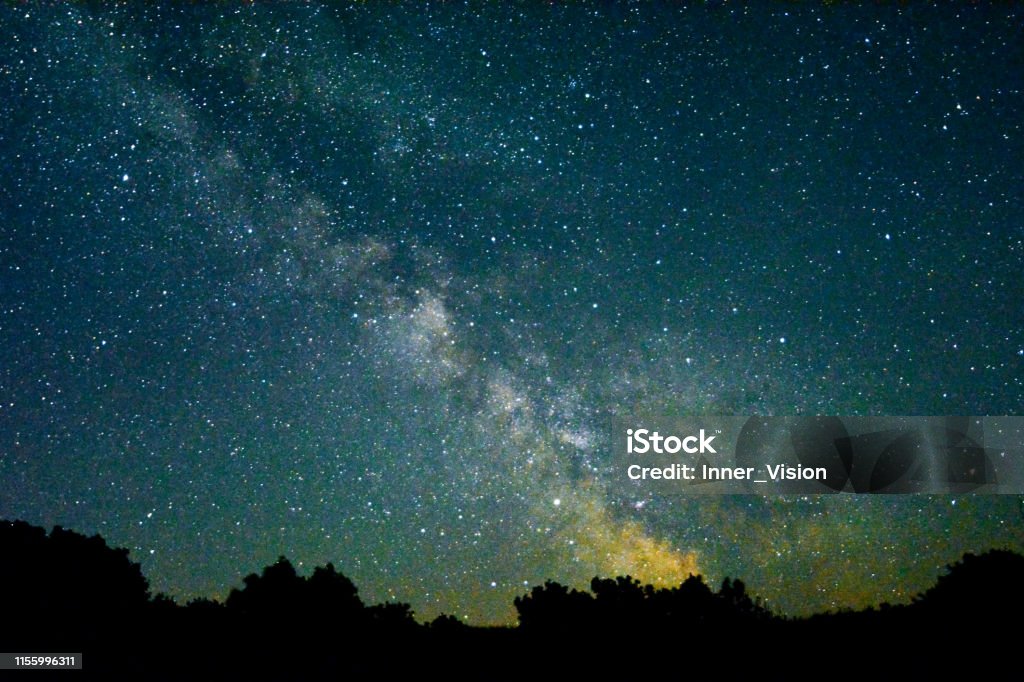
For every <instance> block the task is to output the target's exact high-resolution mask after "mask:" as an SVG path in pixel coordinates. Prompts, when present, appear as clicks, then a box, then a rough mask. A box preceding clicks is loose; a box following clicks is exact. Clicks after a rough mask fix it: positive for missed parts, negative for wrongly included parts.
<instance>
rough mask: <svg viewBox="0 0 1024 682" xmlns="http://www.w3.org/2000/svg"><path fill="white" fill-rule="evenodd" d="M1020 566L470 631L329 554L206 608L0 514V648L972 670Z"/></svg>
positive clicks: (1007, 603) (964, 566) (545, 666)
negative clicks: (851, 590)
mask: <svg viewBox="0 0 1024 682" xmlns="http://www.w3.org/2000/svg"><path fill="white" fill-rule="evenodd" d="M1022 578H1024V557H1022V556H1020V555H1019V554H1016V553H1014V552H1010V551H1007V550H991V551H988V552H985V553H983V554H980V555H974V554H966V555H964V557H963V558H962V559H961V560H960V561H958V562H956V563H954V564H952V565H951V566H949V567H948V570H947V572H946V573H945V574H944V575H941V576H939V577H938V579H937V582H936V583H935V585H934V586H932V587H931V588H930V589H928V590H926V591H925V592H924V593H922V594H920V595H918V596H917V597H915V598H914V600H913V601H912V602H911V603H910V604H907V605H897V606H891V605H888V604H883V605H882V606H881V607H879V608H869V609H865V610H861V611H853V610H845V611H840V612H834V613H827V614H818V615H815V616H811V617H809V618H798V619H794V618H783V617H780V616H778V615H774V614H772V613H771V612H770V611H769V610H768V609H767V608H766V607H765V606H764V604H763V603H762V602H761V601H760V600H759V599H758V598H756V597H754V596H751V595H750V594H748V592H747V589H746V586H745V584H744V583H743V582H742V581H741V580H735V579H731V578H726V579H725V580H724V581H723V582H722V584H721V585H720V587H719V589H718V590H717V591H715V590H712V589H711V587H710V586H708V585H707V584H706V583H705V582H704V579H703V578H702V577H701V576H690V577H689V578H687V579H686V580H685V581H683V582H682V583H681V584H680V585H678V586H676V587H672V588H667V589H666V588H663V589H656V588H654V587H652V586H650V585H643V584H641V583H640V582H639V581H638V580H636V579H634V578H632V577H630V576H620V577H616V578H594V579H593V580H592V581H591V584H590V591H589V592H585V591H580V590H576V589H572V588H570V587H567V586H565V585H561V584H559V583H557V582H552V581H548V582H546V583H544V585H539V586H536V587H534V588H533V589H532V590H531V591H530V592H529V593H527V594H525V595H523V596H520V597H517V598H516V599H515V601H514V605H515V608H516V611H517V612H518V615H519V625H518V627H515V628H512V627H508V628H481V627H470V626H467V625H466V624H464V623H462V622H461V621H460V620H458V619H457V618H454V617H453V616H448V615H442V616H439V617H438V618H436V619H434V620H433V621H431V622H430V623H427V624H419V623H418V622H417V621H416V620H415V618H414V615H415V614H414V613H413V610H412V608H411V607H410V606H409V605H408V604H404V603H384V604H377V605H370V606H368V605H366V604H364V602H363V601H362V599H360V597H359V593H358V590H357V588H356V586H355V585H354V584H353V583H352V581H351V580H349V579H348V578H347V577H345V576H344V575H343V574H342V573H340V572H338V571H337V570H336V569H335V567H334V566H333V565H332V564H327V565H326V566H322V567H317V568H315V569H314V570H313V572H312V574H310V575H309V576H308V577H305V576H301V575H299V574H298V573H297V572H296V570H295V568H294V566H293V565H292V564H291V563H290V562H289V561H288V560H287V559H286V558H285V557H280V558H279V559H278V560H277V562H275V563H274V564H272V565H270V566H267V567H265V568H263V570H262V571H261V572H260V573H259V574H256V573H252V574H249V575H247V576H246V577H245V578H244V579H243V581H242V587H241V588H236V589H232V590H231V592H230V594H229V596H228V597H227V599H226V600H225V601H224V602H223V603H221V602H218V601H215V600H212V599H205V598H201V599H194V600H192V601H189V602H188V603H186V604H184V605H179V604H177V603H176V602H175V601H174V600H173V599H171V598H169V597H167V596H166V595H163V594H153V593H152V592H151V590H150V586H149V582H148V580H147V579H146V578H145V576H144V575H143V574H142V571H141V569H140V567H139V565H138V564H137V563H135V562H132V561H131V560H130V559H129V556H128V551H127V550H125V549H119V548H111V547H109V546H108V545H107V544H106V542H105V541H104V540H103V538H101V537H99V536H94V537H85V536H83V535H80V534H78V533H75V532H73V531H69V530H65V529H63V528H61V527H55V528H54V529H53V530H52V531H51V532H50V533H49V534H47V533H46V531H45V530H44V529H43V528H39V527H36V526H32V525H29V524H27V523H25V522H22V521H13V522H11V521H0V600H2V602H0V614H2V616H0V650H2V651H8V652H23V653H24V652H58V651H63V652H83V654H84V660H85V672H84V673H74V674H76V675H80V676H81V675H85V676H88V677H95V678H97V679H114V678H119V679H128V678H132V679H147V680H152V679H215V678H217V679H235V678H244V679H399V678H401V679H407V678H409V677H422V676H438V675H440V676H443V677H445V678H448V679H508V680H513V679H515V680H519V679H521V678H522V677H524V676H530V677H534V678H539V679H553V678H555V677H563V678H564V677H565V676H569V677H570V678H571V679H576V678H577V677H581V676H587V677H588V678H589V679H637V678H639V677H643V676H647V675H653V674H657V675H663V676H664V675H667V676H668V677H670V678H671V677H677V678H679V677H687V678H690V677H697V678H710V679H731V678H734V677H745V676H747V675H751V674H755V673H756V674H758V675H759V676H761V677H767V678H768V679H772V678H774V677H778V678H779V679H797V678H800V679H803V678H811V677H814V678H819V677H832V678H835V677H843V678H846V677H851V678H852V677H858V678H859V677H861V676H862V675H861V673H863V672H864V671H865V668H864V666H867V668H870V669H873V670H875V672H879V666H881V672H882V675H881V678H885V677H886V676H887V675H886V674H885V673H893V674H895V672H896V671H900V670H903V671H912V672H914V673H917V674H927V673H929V672H930V673H931V674H935V673H936V672H945V673H949V672H950V671H951V670H953V669H955V666H956V665H957V664H960V665H962V666H963V669H964V670H968V669H971V670H975V671H984V670H986V666H987V665H989V664H991V663H992V652H993V651H994V649H993V648H992V647H993V646H994V644H995V643H996V642H998V641H1000V639H1001V638H1002V637H1004V636H1008V635H1010V636H1014V637H1017V636H1019V635H1016V634H1015V633H1016V632H1018V629H1017V628H1018V627H1019V626H1017V625H1016V623H1017V622H1019V619H1020V614H1021V613H1022V612H1024V588H1022V584H1024V583H1022ZM947 642H948V643H949V644H950V646H951V647H952V646H953V645H956V648H948V649H947V648H945V647H944V644H945V643H947ZM972 642H975V643H978V644H977V647H978V648H974V647H975V645H974V644H972ZM883 654H884V656H883ZM858 662H859V663H860V665H859V666H858V665H855V664H856V663H858ZM428 673H429V675H428ZM60 674H62V675H66V674H69V673H66V672H62V673H60Z"/></svg>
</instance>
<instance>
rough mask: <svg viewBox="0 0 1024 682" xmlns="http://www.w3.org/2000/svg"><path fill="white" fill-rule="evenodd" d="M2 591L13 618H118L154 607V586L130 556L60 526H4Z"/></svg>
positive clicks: (0, 544)
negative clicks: (151, 589)
mask: <svg viewBox="0 0 1024 682" xmlns="http://www.w3.org/2000/svg"><path fill="white" fill-rule="evenodd" d="M0 557H2V560H0V585H2V586H3V589H4V592H5V594H4V602H3V604H4V611H5V612H7V613H8V614H18V613H23V614H37V613H41V612H47V611H50V612H54V611H59V612H64V613H67V614H69V616H79V615H85V614H111V615H113V614H117V613H122V612H124V611H128V610H135V609H140V608H143V607H145V606H146V605H147V604H148V603H149V581H148V580H146V578H145V577H144V576H143V575H142V569H141V568H140V567H139V565H138V564H137V563H135V562H133V561H130V560H129V559H128V550H126V549H120V548H116V549H115V548H111V547H108V546H107V543H106V542H105V541H104V540H103V538H101V537H100V536H98V535H94V536H93V537H86V536H84V535H80V534H79V533H75V532H74V531H70V530H65V529H64V528H61V527H60V526H56V527H55V528H54V529H53V530H52V531H51V532H50V534H49V536H47V534H46V531H45V530H43V529H42V528H39V527H36V526H30V525H29V524H27V523H25V522H23V521H14V522H10V521H0Z"/></svg>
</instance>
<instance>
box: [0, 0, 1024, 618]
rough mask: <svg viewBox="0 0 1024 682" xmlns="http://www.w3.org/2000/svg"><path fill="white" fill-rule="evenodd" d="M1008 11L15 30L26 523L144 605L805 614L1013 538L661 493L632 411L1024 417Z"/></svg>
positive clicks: (867, 509) (1017, 109)
mask: <svg viewBox="0 0 1024 682" xmlns="http://www.w3.org/2000/svg"><path fill="white" fill-rule="evenodd" d="M1022 20H1024V17H1022V16H1021V10H1020V8H1018V7H1016V6H1013V5H998V6H995V7H979V6H970V7H968V6H952V7H949V8H944V9H934V8H928V7H892V8H875V7H813V6H812V7H795V6H790V5H773V4H771V5H770V4H765V5H763V6H753V7H729V6H723V7H707V8H698V9H686V8H682V7H676V6H674V5H667V6H662V5H646V4H624V5H622V6H615V7H612V6H604V5H594V6H576V5H573V6H571V7H557V6H556V7H550V6H547V5H541V4H539V3H537V4H532V3H527V4H525V5H517V6H509V7H504V6H501V5H497V4H495V5H489V6H470V7H464V6H455V5H449V4H444V5H428V6H426V7H422V8H421V7H419V6H417V7H415V8H414V7H412V6H411V5H409V6H403V5H401V4H392V3H388V4H383V3H366V4H357V5H352V6H334V5H332V6H330V7H324V6H320V5H316V4H312V5H305V4H303V5H301V6H300V5H299V4H297V3H296V4H294V5H292V4H289V5H287V6H285V5H284V4H283V3H282V4H279V5H269V4H268V5H258V6H244V7H242V6H240V7H237V8H235V7H230V6H224V5H218V6H210V7H201V6H192V5H189V6H187V7H179V8H167V7H147V6H143V4H141V3H138V4H130V5H129V6H121V7H105V6H102V5H100V4H95V5H89V4H81V5H79V4H76V5H73V6H60V5H56V4H55V5H53V6H50V5H49V4H47V5H46V6H40V7H37V6H35V5H34V4H28V5H24V6H15V5H7V6H5V7H4V8H2V9H0V32H2V36H3V37H2V40H0V113H2V118H0V121H2V122H0V156H2V159H3V166H2V170H0V173H2V182H0V211H2V216H0V217H2V221H0V517H4V518H21V519H25V520H27V521H29V522H32V523H36V524H41V525H52V524H61V525H64V526H66V527H70V528H73V529H76V530H79V531H82V532H87V533H96V532H98V533H101V534H102V535H103V536H104V537H105V538H107V540H108V541H109V542H110V543H111V544H114V545H119V546H125V547H128V548H129V549H130V550H131V552H132V557H133V559H135V560H136V561H139V562H140V563H141V564H142V567H143V570H144V572H145V573H146V575H147V576H149V577H150V579H151V581H152V583H153V587H154V589H155V590H161V591H165V592H167V593H169V594H171V595H173V596H174V597H175V598H177V599H179V600H186V599H188V598H190V597H194V596H197V595H204V596H219V597H223V596H224V595H225V594H226V593H227V591H228V590H229V589H230V588H231V587H232V586H238V585H240V579H241V576H242V575H244V574H245V573H248V572H251V571H255V570H258V569H259V568H260V567H262V566H264V565H266V564H269V563H272V562H273V561H274V560H275V559H276V558H277V556H278V555H282V554H283V555H286V556H287V557H289V558H290V559H292V560H293V561H294V562H295V563H296V565H297V566H298V567H299V570H300V571H306V572H308V571H311V570H312V567H313V566H315V565H318V564H323V563H326V562H327V561H333V562H334V563H335V565H337V566H338V567H339V570H342V571H343V572H344V573H345V574H346V575H348V576H350V577H351V578H352V579H353V580H354V581H355V582H356V584H357V585H358V586H359V587H360V590H361V594H362V595H363V597H364V599H365V600H366V601H370V602H373V601H381V600H384V599H397V600H401V601H406V602H409V603H410V604H412V606H413V608H414V609H415V610H416V612H417V615H418V617H420V618H432V617H433V616H435V615H437V614H439V613H442V612H445V613H452V614H456V615H458V616H459V617H464V618H466V619H467V620H468V621H469V622H472V623H478V624H485V623H508V622H514V619H515V613H514V610H513V608H512V599H513V597H514V596H516V595H518V594H522V593H524V592H526V591H527V590H528V589H529V587H530V586H532V585H536V584H539V583H542V582H543V581H544V580H545V579H547V578H551V579H555V580H559V581H561V582H564V583H567V584H572V585H574V586H579V587H584V586H586V585H587V584H588V582H589V579H590V578H591V577H593V576H595V575H602V576H613V575H620V574H626V573H630V574H632V575H634V576H637V577H639V578H640V579H642V580H644V581H646V582H652V583H655V584H658V585H671V584H677V583H678V582H680V581H681V580H682V579H684V578H685V577H686V576H687V575H688V574H689V573H691V572H701V573H703V574H705V575H706V576H707V577H708V579H709V580H710V581H712V582H717V581H720V580H721V579H722V578H723V577H725V576H726V575H731V576H738V577H741V578H743V579H744V580H745V581H746V582H747V584H748V586H749V589H750V590H751V591H752V592H754V593H756V594H759V595H761V596H762V597H764V598H765V599H766V600H767V602H768V604H769V606H770V607H771V608H773V609H775V610H778V611H779V612H782V613H787V614H803V613H809V612H812V611H815V610H821V609H828V608H839V607H846V606H849V607H860V606H865V605H868V604H877V603H881V602H883V601H890V602H901V601H907V600H909V599H910V598H911V597H912V596H913V595H914V594H915V593H917V592H919V591H920V590H922V589H924V588H926V587H927V586H928V585H929V584H931V583H932V582H933V581H934V579H935V576H936V575H938V574H939V573H940V572H941V569H942V567H943V566H944V565H945V564H947V563H950V562H952V561H954V560H956V559H957V558H959V556H960V555H961V554H962V553H963V552H965V551H981V550H985V549H988V548H991V547H1008V548H1011V549H1016V550H1018V551H1020V550H1022V549H1024V508H1022V500H1021V498H1020V497H1011V496H980V495H979V496H975V497H971V496H958V497H952V496H876V497H869V496H856V497H854V496H849V495H837V496H821V497H813V496H812V497H760V496H733V497H714V498H712V497H697V498H689V497H685V496H672V497H663V496H657V495H654V494H652V493H651V492H649V491H644V490H643V489H640V488H637V489H636V490H635V494H632V493H633V491H630V493H629V494H627V493H626V492H623V491H622V489H620V487H616V486H613V485H611V483H610V477H611V450H612V447H611V441H610V439H611V434H610V431H609V425H610V420H611V419H612V418H613V417H615V416H622V415H629V414H637V413H660V414H737V415H745V414H851V415H852V414H882V415H884V414H1020V413H1021V412H1022V409H1024V380H1022V377H1024V310H1022V307H1021V304H1020V301H1021V300H1022V298H1024V285H1022V281H1021V276H1020V273H1021V271H1022V267H1024V232H1022V228H1021V216H1022V211H1021V209H1022V200H1021V194H1020V187H1022V186H1024V172H1022V170H1021V169H1022V165H1021V163H1020V160H1021V158H1024V145H1022V140H1024V131H1022V129H1021V121H1022V120H1024V95H1022V87H1024V85H1022V71H1021V69H1020V68H1019V65H1020V55H1021V51H1022V49H1024V43H1022V39H1021V34H1020V30H1019V27H1020V25H1021V24H1022Z"/></svg>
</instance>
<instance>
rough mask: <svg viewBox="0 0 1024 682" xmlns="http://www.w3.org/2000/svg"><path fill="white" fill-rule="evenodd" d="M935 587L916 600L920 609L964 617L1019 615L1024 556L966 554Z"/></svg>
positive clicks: (1000, 551) (1002, 552) (1022, 605)
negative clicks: (1002, 614)
mask: <svg viewBox="0 0 1024 682" xmlns="http://www.w3.org/2000/svg"><path fill="white" fill-rule="evenodd" d="M947 569H948V571H947V573H946V574H945V575H940V576H939V578H938V580H937V581H936V583H935V585H934V586H932V587H931V588H929V589H928V590H927V591H925V592H924V594H922V595H920V596H918V597H917V598H916V599H915V603H916V605H917V606H919V607H920V608H923V609H925V610H927V611H929V612H941V613H945V614H949V615H955V616H957V617H962V616H964V615H966V614H969V613H974V614H986V613H995V612H1000V613H1019V612H1020V610H1021V609H1022V608H1024V584H1022V582H1021V577H1022V576H1024V557H1022V556H1021V555H1019V554H1016V553H1014V552H1011V551H1008V550H1004V549H995V550H990V551H988V552H985V553H984V554H980V555H975V554H970V553H968V554H965V555H964V556H963V558H962V559H961V560H960V561H957V562H956V563H954V564H951V565H949V566H947Z"/></svg>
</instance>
